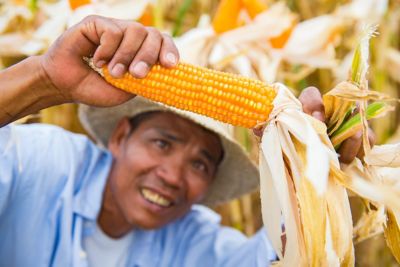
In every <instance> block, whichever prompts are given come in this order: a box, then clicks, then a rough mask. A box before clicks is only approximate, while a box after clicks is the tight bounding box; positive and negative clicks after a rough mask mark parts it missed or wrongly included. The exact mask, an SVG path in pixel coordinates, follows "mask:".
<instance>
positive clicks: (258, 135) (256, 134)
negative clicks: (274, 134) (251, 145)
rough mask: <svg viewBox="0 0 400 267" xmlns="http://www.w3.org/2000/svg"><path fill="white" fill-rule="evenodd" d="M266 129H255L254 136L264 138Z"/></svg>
mask: <svg viewBox="0 0 400 267" xmlns="http://www.w3.org/2000/svg"><path fill="white" fill-rule="evenodd" d="M264 129H265V127H262V128H253V134H254V135H255V136H257V137H262V135H263V132H264Z"/></svg>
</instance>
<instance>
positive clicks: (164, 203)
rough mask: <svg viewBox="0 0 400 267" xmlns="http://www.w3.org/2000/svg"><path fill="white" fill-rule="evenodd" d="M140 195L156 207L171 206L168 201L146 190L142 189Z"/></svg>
mask: <svg viewBox="0 0 400 267" xmlns="http://www.w3.org/2000/svg"><path fill="white" fill-rule="evenodd" d="M142 194H143V196H144V198H145V199H147V200H148V201H150V202H152V203H155V204H157V205H160V206H163V207H168V206H170V205H171V202H170V201H169V200H168V199H166V198H164V197H162V196H160V195H159V194H157V193H156V192H154V191H150V190H148V189H143V190H142Z"/></svg>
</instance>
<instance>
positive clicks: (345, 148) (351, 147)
mask: <svg viewBox="0 0 400 267" xmlns="http://www.w3.org/2000/svg"><path fill="white" fill-rule="evenodd" d="M361 145H362V131H358V132H357V133H355V134H354V135H353V136H352V137H350V138H349V139H347V140H346V141H344V142H343V143H342V145H341V147H340V149H339V155H340V157H339V161H340V162H342V163H345V164H349V163H351V162H352V161H353V160H354V158H355V157H356V155H357V154H358V151H359V150H360V148H361Z"/></svg>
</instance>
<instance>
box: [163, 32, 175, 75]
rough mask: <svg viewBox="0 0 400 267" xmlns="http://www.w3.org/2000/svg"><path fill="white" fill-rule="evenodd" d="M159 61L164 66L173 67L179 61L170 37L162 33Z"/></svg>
mask: <svg viewBox="0 0 400 267" xmlns="http://www.w3.org/2000/svg"><path fill="white" fill-rule="evenodd" d="M159 59H160V63H161V65H163V66H164V67H174V66H175V65H176V64H177V63H178V61H179V52H178V49H177V48H176V46H175V43H174V41H173V40H172V37H171V36H169V35H167V34H163V41H162V45H161V49H160V58H159Z"/></svg>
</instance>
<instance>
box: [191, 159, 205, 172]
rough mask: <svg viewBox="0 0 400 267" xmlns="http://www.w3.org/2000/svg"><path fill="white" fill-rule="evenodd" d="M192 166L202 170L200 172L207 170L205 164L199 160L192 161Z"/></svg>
mask: <svg viewBox="0 0 400 267" xmlns="http://www.w3.org/2000/svg"><path fill="white" fill-rule="evenodd" d="M193 167H194V168H195V169H196V170H199V171H202V172H207V170H208V169H207V165H206V164H205V163H203V162H201V161H195V162H193Z"/></svg>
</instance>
